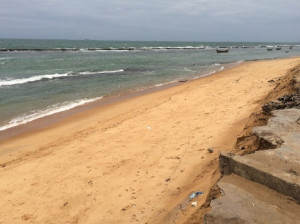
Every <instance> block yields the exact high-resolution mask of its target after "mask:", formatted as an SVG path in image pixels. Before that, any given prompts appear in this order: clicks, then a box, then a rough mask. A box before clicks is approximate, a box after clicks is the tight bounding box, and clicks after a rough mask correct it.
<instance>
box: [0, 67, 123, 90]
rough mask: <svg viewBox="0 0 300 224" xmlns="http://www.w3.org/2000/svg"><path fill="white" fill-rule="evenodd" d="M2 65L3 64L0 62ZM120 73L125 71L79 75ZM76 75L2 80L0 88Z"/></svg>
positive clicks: (57, 74)
mask: <svg viewBox="0 0 300 224" xmlns="http://www.w3.org/2000/svg"><path fill="white" fill-rule="evenodd" d="M0 63H1V62H0ZM119 72H124V70H123V69H119V70H113V71H107V70H105V71H95V72H91V71H86V72H79V73H78V74H79V75H96V74H113V73H119ZM74 76H76V74H74V73H73V72H71V71H70V72H67V73H63V74H59V73H55V74H47V75H37V76H32V77H29V78H21V79H12V80H1V79H0V87H1V86H12V85H20V84H25V83H30V82H37V81H41V80H47V79H48V80H51V79H56V78H63V77H74Z"/></svg>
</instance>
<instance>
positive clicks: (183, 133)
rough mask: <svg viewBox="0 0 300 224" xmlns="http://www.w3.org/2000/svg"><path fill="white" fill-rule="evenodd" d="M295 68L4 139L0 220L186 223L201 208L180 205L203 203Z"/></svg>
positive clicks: (239, 75) (228, 75)
mask: <svg viewBox="0 0 300 224" xmlns="http://www.w3.org/2000/svg"><path fill="white" fill-rule="evenodd" d="M299 63H300V59H299V58H293V59H280V60H269V61H257V62H246V63H243V64H241V65H240V66H238V67H235V68H231V69H228V70H226V71H223V72H220V73H218V74H215V75H212V76H209V77H205V78H202V79H199V80H195V81H191V82H187V83H184V84H182V85H179V86H176V87H172V88H169V89H165V90H162V91H159V92H155V93H151V94H147V95H144V96H140V97H135V98H132V99H127V100H124V101H122V102H119V103H115V104H110V105H107V106H103V107H101V108H98V109H92V110H89V111H86V112H83V113H80V114H77V115H73V116H70V117H69V118H67V119H64V120H63V121H62V122H60V123H58V124H56V125H54V126H52V127H50V128H47V129H43V130H39V131H35V132H30V133H28V134H25V135H21V136H18V137H15V138H12V139H8V140H6V141H2V142H1V143H0V164H1V167H0V183H1V185H0V196H1V199H2V200H1V201H0V206H1V215H0V222H1V223H22V222H28V223H31V222H32V223H73V222H74V223H75V222H78V223H131V222H133V223H134V222H136V223H165V222H172V221H174V220H176V223H181V222H183V221H184V220H185V219H186V218H187V216H188V215H189V214H191V213H192V212H193V209H195V208H194V207H191V206H190V204H187V207H186V210H185V211H184V212H182V210H181V209H177V205H178V204H179V203H182V202H183V201H185V199H186V198H187V197H188V196H189V194H190V193H191V192H192V191H196V190H200V191H203V192H204V195H202V196H200V197H198V198H197V200H198V206H200V205H201V203H203V202H204V201H205V199H206V196H207V193H208V192H209V190H210V188H211V186H212V185H213V184H214V183H215V182H216V181H217V179H218V178H219V174H218V172H217V170H218V168H217V166H218V164H217V158H218V151H220V150H228V149H231V148H232V147H233V146H234V144H235V141H236V138H237V135H238V134H239V133H240V132H241V131H242V129H243V127H244V125H245V123H246V121H247V118H248V117H249V116H250V114H251V113H252V112H254V111H255V110H257V108H258V100H260V99H263V98H264V97H265V96H266V95H267V94H268V93H269V92H270V91H271V90H272V89H274V87H275V86H276V83H278V82H280V80H279V78H281V77H283V76H285V74H286V73H287V71H288V70H289V69H291V68H293V67H295V66H296V65H298V64H299ZM269 80H274V81H275V82H268V81H269ZM209 147H213V148H214V149H215V151H214V152H213V153H209V152H207V150H206V149H207V148H209Z"/></svg>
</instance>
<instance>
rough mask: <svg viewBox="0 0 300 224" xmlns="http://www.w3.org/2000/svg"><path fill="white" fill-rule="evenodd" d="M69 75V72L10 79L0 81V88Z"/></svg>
mask: <svg viewBox="0 0 300 224" xmlns="http://www.w3.org/2000/svg"><path fill="white" fill-rule="evenodd" d="M70 74H71V72H67V73H63V74H58V73H56V74H49V75H37V76H32V77H29V78H22V79H12V80H0V86H12V85H19V84H25V83H29V82H37V81H40V80H43V79H55V78H61V77H67V76H69V75H70Z"/></svg>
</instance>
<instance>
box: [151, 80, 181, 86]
mask: <svg viewBox="0 0 300 224" xmlns="http://www.w3.org/2000/svg"><path fill="white" fill-rule="evenodd" d="M175 82H178V80H173V81H170V82H164V83H159V84H156V85H155V86H154V87H160V86H165V85H169V84H172V83H175Z"/></svg>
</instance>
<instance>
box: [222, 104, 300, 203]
mask: <svg viewBox="0 0 300 224" xmlns="http://www.w3.org/2000/svg"><path fill="white" fill-rule="evenodd" d="M273 114H274V116H276V117H273V118H271V119H270V120H269V122H268V125H267V126H263V127H257V128H255V133H256V134H257V135H258V136H259V137H260V138H261V139H264V141H266V142H269V143H270V144H267V145H269V146H271V147H276V146H277V145H279V148H276V149H269V150H260V151H256V152H255V153H253V154H248V155H244V156H234V155H231V156H229V157H228V158H227V160H226V161H228V162H229V166H227V168H226V169H227V170H226V172H225V171H224V173H225V174H226V173H231V172H232V173H235V174H238V175H240V176H242V177H245V178H247V179H249V180H253V181H256V182H258V183H261V184H264V185H266V186H268V187H269V188H272V189H274V190H276V191H278V192H280V193H282V194H285V195H288V196H290V197H293V198H294V199H295V200H297V201H298V202H299V203H300V124H298V123H297V120H298V118H299V117H300V110H299V109H286V110H280V111H274V112H273ZM280 140H282V141H280ZM221 157H222V155H221ZM221 161H224V159H223V160H222V159H221ZM226 161H225V165H224V164H221V167H226Z"/></svg>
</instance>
